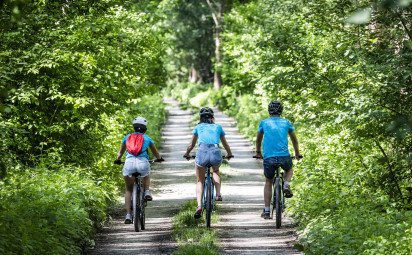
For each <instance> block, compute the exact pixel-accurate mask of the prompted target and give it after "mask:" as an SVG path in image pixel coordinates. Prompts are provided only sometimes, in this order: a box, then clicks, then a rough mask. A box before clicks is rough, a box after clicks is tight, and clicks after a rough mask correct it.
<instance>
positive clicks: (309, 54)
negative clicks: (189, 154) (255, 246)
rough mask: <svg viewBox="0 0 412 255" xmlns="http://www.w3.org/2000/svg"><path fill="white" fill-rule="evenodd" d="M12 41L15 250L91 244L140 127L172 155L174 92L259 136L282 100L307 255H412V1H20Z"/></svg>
mask: <svg viewBox="0 0 412 255" xmlns="http://www.w3.org/2000/svg"><path fill="white" fill-rule="evenodd" d="M0 42H1V43H0V130H1V133H0V134H1V143H0V153H1V157H0V201H1V203H0V253H1V254H45V253H48V252H49V251H54V252H53V253H54V254H80V253H81V252H82V250H83V249H85V248H87V247H89V246H91V245H92V244H93V234H94V233H95V231H96V230H98V228H99V226H101V224H102V222H103V221H104V219H105V218H106V214H107V207H108V206H109V205H110V204H112V203H114V201H115V198H116V197H117V196H118V194H119V192H120V191H121V190H122V187H121V181H122V179H121V176H120V174H119V172H118V169H117V170H116V169H114V167H113V160H114V159H115V155H116V151H117V149H118V147H119V146H120V141H121V138H122V137H123V136H124V135H125V134H127V133H128V132H130V131H131V126H130V121H131V119H132V118H133V117H134V116H136V115H140V114H144V116H145V117H147V119H148V121H149V127H148V134H149V135H150V136H151V137H153V138H155V140H156V142H157V144H158V145H160V146H161V144H159V143H158V141H159V139H160V128H161V126H162V124H163V122H164V120H165V109H164V106H163V103H162V95H164V94H166V95H171V96H174V97H175V98H177V99H179V100H180V101H181V102H182V103H184V104H185V105H187V106H188V107H199V106H204V105H216V106H218V107H219V108H220V109H221V110H223V111H225V112H226V113H228V114H230V115H231V116H233V117H235V118H236V119H237V121H238V127H239V129H240V130H241V131H242V132H243V133H244V134H245V135H247V136H248V137H250V139H252V140H253V139H254V138H255V135H256V130H257V125H258V122H259V120H261V119H263V118H266V117H267V104H268V103H269V102H270V101H271V100H273V99H277V100H280V101H282V102H283V103H284V106H285V111H284V114H283V116H284V117H286V118H288V119H289V120H291V121H292V122H293V123H294V125H295V128H296V132H297V136H298V138H299V142H300V147H301V151H302V153H303V154H304V159H303V160H302V162H300V163H299V164H298V165H297V166H296V171H295V176H294V180H293V184H292V185H293V187H294V193H295V196H294V198H293V199H291V207H289V208H288V210H289V212H290V213H291V216H292V217H293V218H294V220H295V221H296V222H297V223H298V225H299V229H300V232H299V233H300V236H299V246H300V247H301V248H302V249H303V250H304V252H305V253H306V254H405V255H406V254H411V253H412V207H411V205H412V186H411V185H412V132H411V131H412V114H411V112H412V1H411V0H383V1H363V0H357V1H350V0H347V1H345V0H344V1H342V0H339V1H338V0H317V1H301V0H295V1H279V0H255V1H253V0H238V1H235V0H232V1H230V0H220V1H219V0H204V1H190V0H163V1H146V0H142V1H117V0H114V1H113V0H99V1H97V0H88V1H87V0H83V1H75V0H68V1H39V0H32V1H30V0H6V1H1V2H0ZM67 201H70V203H67ZM79 226H81V227H79Z"/></svg>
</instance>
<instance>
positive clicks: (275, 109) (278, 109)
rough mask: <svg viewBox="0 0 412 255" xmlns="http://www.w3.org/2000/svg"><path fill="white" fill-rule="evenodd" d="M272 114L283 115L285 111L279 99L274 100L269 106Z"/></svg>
mask: <svg viewBox="0 0 412 255" xmlns="http://www.w3.org/2000/svg"><path fill="white" fill-rule="evenodd" d="M268 111H269V114H270V115H281V114H282V112H283V105H282V103H281V102H279V101H272V102H270V104H269V106H268Z"/></svg>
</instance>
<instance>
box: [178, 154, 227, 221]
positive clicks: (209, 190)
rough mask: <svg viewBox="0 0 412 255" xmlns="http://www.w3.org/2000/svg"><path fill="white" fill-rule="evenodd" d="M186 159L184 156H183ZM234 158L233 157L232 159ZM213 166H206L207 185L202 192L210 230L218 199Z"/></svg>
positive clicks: (205, 184) (203, 206)
mask: <svg viewBox="0 0 412 255" xmlns="http://www.w3.org/2000/svg"><path fill="white" fill-rule="evenodd" d="M183 157H184V156H183ZM232 157H233V156H231V158H232ZM191 158H192V159H194V158H196V156H194V155H193V156H191V157H188V158H186V159H191ZM222 158H223V159H225V158H226V157H225V156H222ZM211 167H212V165H210V164H207V165H206V171H205V183H204V185H203V192H202V208H203V210H205V211H206V227H207V228H210V225H211V220H212V211H213V208H214V206H215V204H216V197H215V185H214V183H213V180H212V177H211V174H210V168H211Z"/></svg>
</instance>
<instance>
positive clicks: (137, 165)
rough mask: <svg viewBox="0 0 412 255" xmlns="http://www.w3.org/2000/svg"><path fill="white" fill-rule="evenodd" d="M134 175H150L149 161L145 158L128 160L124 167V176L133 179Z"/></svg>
mask: <svg viewBox="0 0 412 255" xmlns="http://www.w3.org/2000/svg"><path fill="white" fill-rule="evenodd" d="M134 173H140V175H141V176H142V177H145V176H147V175H149V173H150V163H149V160H148V159H147V158H145V157H133V158H126V161H125V162H124V166H123V176H129V177H131V176H132V175H133V174H134Z"/></svg>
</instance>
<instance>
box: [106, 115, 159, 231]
mask: <svg viewBox="0 0 412 255" xmlns="http://www.w3.org/2000/svg"><path fill="white" fill-rule="evenodd" d="M132 123H133V128H134V131H135V132H134V133H131V134H128V135H126V136H125V137H124V138H123V140H122V145H121V146H120V150H119V152H118V153H117V159H116V160H115V161H114V163H115V164H121V158H122V156H123V154H124V153H125V152H126V160H125V162H124V166H123V176H124V182H125V186H126V192H125V195H124V202H125V208H126V211H127V214H126V219H125V221H124V223H125V224H131V223H132V210H131V206H130V200H131V196H132V192H133V185H134V180H135V178H134V177H133V176H132V175H133V173H136V172H137V173H140V174H141V176H142V177H143V188H144V198H145V200H147V201H152V200H153V197H152V195H151V193H150V189H149V186H150V176H149V173H150V164H149V155H148V153H147V149H149V148H150V150H151V151H152V153H153V155H154V156H155V157H156V158H157V159H158V160H161V161H163V158H162V157H161V156H160V154H159V152H158V151H157V149H156V146H155V144H154V142H153V140H152V139H151V138H150V137H149V136H148V135H146V134H145V132H146V130H147V120H146V119H145V118H143V117H137V118H135V119H134V120H133V122H132ZM132 138H134V140H133V139H132ZM135 144H136V145H135ZM135 147H138V149H137V150H138V152H137V153H136V152H135V151H134V149H135Z"/></svg>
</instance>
